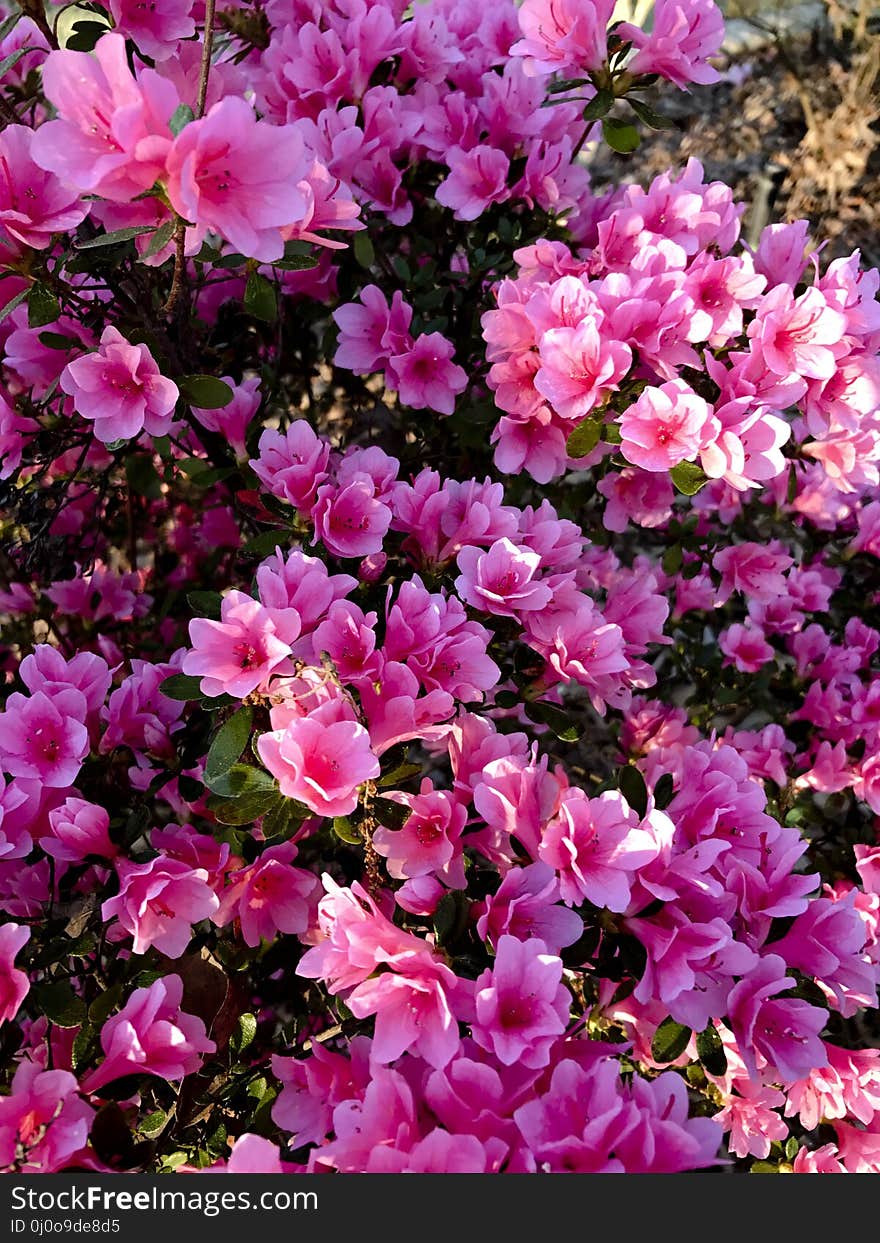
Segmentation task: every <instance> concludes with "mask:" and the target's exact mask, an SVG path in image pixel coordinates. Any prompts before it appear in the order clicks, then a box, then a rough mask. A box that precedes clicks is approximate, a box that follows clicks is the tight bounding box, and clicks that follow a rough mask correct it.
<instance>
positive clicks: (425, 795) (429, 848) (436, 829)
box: [373, 778, 467, 888]
mask: <svg viewBox="0 0 880 1243" xmlns="http://www.w3.org/2000/svg"><path fill="white" fill-rule="evenodd" d="M397 797H398V799H399V801H401V802H403V801H404V799H405V800H406V801H405V804H404V805H405V806H408V807H409V808H410V814H409V816H408V817H407V820H406V823H405V824H404V826H403V828H401V829H398V830H392V829H386V828H383V827H381V826H380V827H379V828H378V829H376V830H375V831H374V833H373V847H374V849H375V850H376V852H377V854H380V855H382V856H383V857H384V858H385V859H387V861H388V874H389V875H390V876H393V877H394V878H395V879H396V880H406V879H410V878H413V877H419V876H430V875H431V874H433V873H439V874H440V875H443V876H446V877H450V875H451V867H452V865H453V863H454V862H456V861H457V863H458V866H457V868H456V869H455V871H456V875H455V878H454V879H455V881H456V886H455V887H456V888H464V884H465V880H464V869H463V866H462V863H461V854H462V848H461V834H462V830H463V829H464V826H465V822H466V820H467V808H466V807H463V806H462V804H461V803H458V802H456V801H455V800H454V799H453V798H452V796H451V795H449V794H447V793H446V792H445V791H444V790H435V789H433V787H432V785H431V782H430V780H429V779H428V778H425V780H424V781H423V783H422V790H421V793H419V794H411V795H398V796H397ZM447 883H449V881H447Z"/></svg>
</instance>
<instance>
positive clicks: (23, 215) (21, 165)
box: [0, 125, 89, 250]
mask: <svg viewBox="0 0 880 1243" xmlns="http://www.w3.org/2000/svg"><path fill="white" fill-rule="evenodd" d="M33 139H34V131H33V130H32V129H28V127H27V126H26V125H8V126H7V127H6V129H5V130H3V132H2V134H0V227H2V229H5V231H6V232H7V233H8V234H9V235H10V237H13V238H14V239H15V240H16V241H17V242H21V243H22V244H23V245H24V246H33V247H34V249H35V250H45V249H46V247H47V246H50V245H51V243H52V234H53V233H66V232H68V231H70V230H73V229H75V228H76V227H77V225H78V224H80V223H81V222H82V221H83V220H84V219H85V218H86V216H87V215H88V211H89V205H88V203H82V202H80V198H79V195H78V193H77V192H76V191H75V190H72V189H71V188H70V186H69V185H65V184H64V182H62V181H60V180H59V179H58V178H57V177H56V176H54V174H53V173H49V172H46V171H44V170H43V169H42V168H40V166H39V165H38V164H35V163H34V161H33V159H32V158H31V146H32V143H33Z"/></svg>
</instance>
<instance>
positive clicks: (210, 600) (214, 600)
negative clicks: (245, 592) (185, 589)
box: [186, 591, 223, 621]
mask: <svg viewBox="0 0 880 1243" xmlns="http://www.w3.org/2000/svg"><path fill="white" fill-rule="evenodd" d="M186 602H187V604H188V605H189V607H190V608H191V609H192V611H193V612H194V613H198V615H199V616H200V617H210V618H211V620H212V621H219V620H220V616H221V608H222V606H223V597H222V596H221V595H220V593H219V591H191V592H190V593H189V594H188V595H187V597H186Z"/></svg>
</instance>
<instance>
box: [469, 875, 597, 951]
mask: <svg viewBox="0 0 880 1243" xmlns="http://www.w3.org/2000/svg"><path fill="white" fill-rule="evenodd" d="M559 896H560V895H559V881H558V880H557V878H556V874H555V872H554V871H553V869H552V868H551V867H549V866H548V865H547V864H546V863H530V864H529V865H528V867H523V868H511V869H510V871H509V872H508V873H507V875H506V876H505V877H504V880H503V881H502V882H501V884H500V886H499V887H498V889H497V890H496V891H495V893H494V894H490V895H489V896H488V897H487V898H486V902H485V913H484V914H483V915H481V916H480V918H479V920H478V921H477V932H478V934H479V935H480V936H481V937H482V938H483V939H484V940H486V941H489V942H491V944H492V945H497V944H498V942H499V940H500V939H501V937H502V936H503V935H505V934H507V935H509V936H512V937H516V939H517V940H518V941H526V942H528V941H532V940H533V939H534V938H537V939H538V940H539V941H543V942H544V944H545V945H546V946H547V952H548V953H550V954H558V953H559V951H560V950H561V949H562V948H563V947H564V946H566V945H574V943H575V941H577V940H578V938H579V937H580V936H581V934H582V933H583V930H584V921H583V920H582V919H581V917H580V915H578V914H577V912H576V911H570V910H568V909H567V908H566V907H564V906H560V905H559Z"/></svg>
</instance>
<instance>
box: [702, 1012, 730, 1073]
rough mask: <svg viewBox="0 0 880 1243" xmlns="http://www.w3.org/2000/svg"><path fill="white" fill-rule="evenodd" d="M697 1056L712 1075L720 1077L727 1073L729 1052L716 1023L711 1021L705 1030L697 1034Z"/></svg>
mask: <svg viewBox="0 0 880 1243" xmlns="http://www.w3.org/2000/svg"><path fill="white" fill-rule="evenodd" d="M697 1057H698V1058H699V1059H700V1061H701V1062H702V1063H703V1067H704V1069H705V1070H706V1071H707V1072H708V1073H709V1074H710V1075H715V1076H717V1077H720V1076H721V1075H723V1074H725V1073H726V1071H727V1054H726V1053H725V1051H724V1045H723V1044H722V1043H721V1037H720V1036H719V1035H718V1028H717V1027H716V1026H715V1024H714V1023H710V1024H709V1026H708V1027H707V1028H706V1029H705V1031H701V1032H699V1033H698V1034H697Z"/></svg>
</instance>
